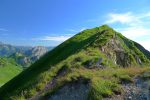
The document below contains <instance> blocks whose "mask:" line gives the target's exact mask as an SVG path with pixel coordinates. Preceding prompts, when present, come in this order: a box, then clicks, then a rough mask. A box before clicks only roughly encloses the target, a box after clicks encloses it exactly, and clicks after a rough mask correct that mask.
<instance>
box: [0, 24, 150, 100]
mask: <svg viewBox="0 0 150 100" xmlns="http://www.w3.org/2000/svg"><path fill="white" fill-rule="evenodd" d="M114 36H115V39H116V40H118V41H119V45H120V46H121V48H122V49H123V50H124V51H123V53H125V54H127V55H129V59H128V58H127V60H129V62H131V66H136V65H139V64H138V63H137V62H136V59H135V57H134V56H136V55H137V56H138V58H140V59H141V60H142V65H147V64H149V59H148V57H146V56H145V54H144V53H142V49H139V48H137V46H136V45H135V43H134V42H133V41H131V40H129V39H127V38H125V37H124V36H122V35H121V34H120V33H117V32H115V31H114V30H113V29H112V28H110V27H108V26H107V25H103V26H101V27H96V28H93V29H87V30H84V31H82V32H80V33H79V34H77V35H75V36H74V37H72V38H70V39H68V40H67V41H65V42H64V43H62V44H60V45H59V46H57V47H56V48H54V49H53V50H52V51H50V52H48V53H47V54H45V56H43V57H42V58H41V59H40V60H38V61H36V62H35V63H34V64H33V65H31V66H30V67H29V68H28V69H26V70H25V71H23V72H22V73H21V74H19V75H18V76H17V77H15V78H14V79H12V80H11V81H9V82H8V83H6V84H5V85H4V86H3V87H2V88H1V89H0V98H2V99H4V100H5V99H6V100H7V99H14V100H16V99H19V98H24V99H27V98H30V97H32V96H34V95H35V94H36V93H37V92H38V91H40V90H42V89H43V88H44V87H45V85H46V84H47V83H48V82H49V81H51V80H52V79H53V78H54V77H55V76H57V74H58V73H59V72H60V71H61V70H63V69H66V70H67V74H69V73H70V72H71V71H72V70H73V69H80V68H81V69H82V68H84V66H85V64H87V63H88V62H90V61H92V62H97V60H98V59H99V58H100V57H101V58H103V61H102V65H104V66H107V67H113V68H118V67H119V65H118V64H116V63H115V62H113V61H112V59H111V58H109V57H108V55H107V54H105V53H104V52H102V51H101V50H100V49H101V48H102V47H104V46H105V45H106V46H107V45H108V46H109V44H107V43H109V41H110V40H111V39H112V38H113V37H114ZM110 44H111V42H110ZM142 48H143V47H142ZM142 65H139V66H142ZM75 73H76V72H75ZM75 75H77V76H78V74H75ZM67 78H68V77H65V78H64V81H65V80H67ZM69 78H70V77H69ZM68 80H69V79H68ZM91 80H92V79H91ZM64 81H62V84H63V82H64ZM69 81H71V79H70V80H69ZM94 81H95V80H94ZM62 84H61V85H62ZM112 85H113V84H112ZM58 86H59V85H58ZM50 91H52V90H50ZM45 94H46V93H45Z"/></svg>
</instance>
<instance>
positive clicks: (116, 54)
mask: <svg viewBox="0 0 150 100" xmlns="http://www.w3.org/2000/svg"><path fill="white" fill-rule="evenodd" d="M101 51H102V52H103V53H105V54H106V55H107V57H108V58H109V59H111V60H112V61H113V62H114V63H115V64H117V65H119V66H123V67H128V66H131V65H132V63H133V60H134V59H135V61H136V63H137V64H139V65H142V61H141V59H140V58H139V56H137V55H136V54H134V53H132V52H127V51H126V50H125V49H124V47H123V45H122V44H121V42H120V41H119V38H118V37H117V36H116V35H114V37H113V38H112V39H111V40H109V42H108V43H107V44H106V45H104V46H103V47H102V48H101ZM132 55H133V57H132Z"/></svg>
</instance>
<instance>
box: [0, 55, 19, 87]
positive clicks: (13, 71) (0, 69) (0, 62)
mask: <svg viewBox="0 0 150 100" xmlns="http://www.w3.org/2000/svg"><path fill="white" fill-rule="evenodd" d="M21 71H22V69H21V67H20V66H19V65H18V64H17V63H15V62H14V61H13V60H12V59H8V58H4V57H3V58H0V86H2V85H3V84H5V83H6V82H8V81H9V80H10V79H12V78H13V77H15V76H16V75H17V74H19V73H20V72H21Z"/></svg>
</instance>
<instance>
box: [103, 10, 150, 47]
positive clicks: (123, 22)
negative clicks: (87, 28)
mask: <svg viewBox="0 0 150 100" xmlns="http://www.w3.org/2000/svg"><path fill="white" fill-rule="evenodd" d="M106 17H107V20H106V21H105V23H106V24H110V25H117V28H116V30H117V31H119V32H121V33H122V34H123V35H125V36H126V37H128V38H130V39H132V40H134V41H136V42H138V43H140V44H142V45H143V46H144V47H145V48H146V49H148V50H150V45H149V44H150V41H147V40H144V39H142V38H144V37H149V40H150V27H149V26H150V23H149V21H150V12H143V13H133V12H125V13H109V14H107V16H106ZM120 26H121V27H120Z"/></svg>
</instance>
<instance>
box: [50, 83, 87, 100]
mask: <svg viewBox="0 0 150 100" xmlns="http://www.w3.org/2000/svg"><path fill="white" fill-rule="evenodd" d="M89 90H90V88H89V85H88V84H87V83H81V82H75V83H69V84H67V85H65V86H63V87H62V88H61V89H60V90H58V91H57V92H56V93H55V94H54V95H52V96H51V97H49V99H48V100H87V99H88V93H89Z"/></svg>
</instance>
